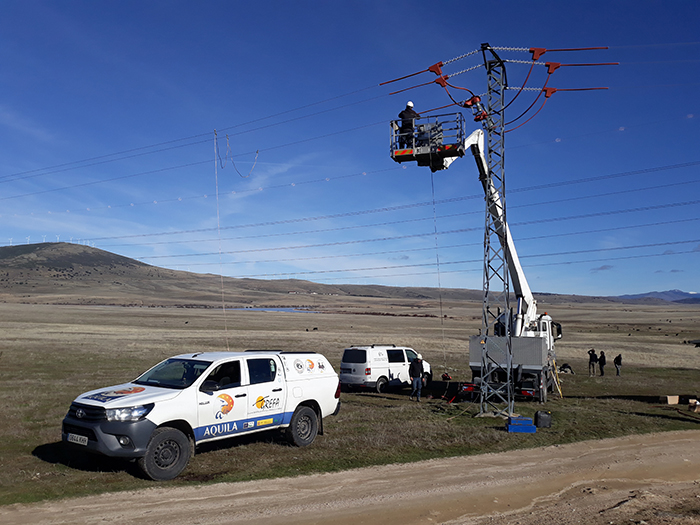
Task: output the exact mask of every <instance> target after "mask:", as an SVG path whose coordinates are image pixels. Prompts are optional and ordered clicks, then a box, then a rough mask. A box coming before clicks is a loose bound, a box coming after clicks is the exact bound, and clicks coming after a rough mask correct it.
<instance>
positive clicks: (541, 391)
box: [538, 372, 547, 403]
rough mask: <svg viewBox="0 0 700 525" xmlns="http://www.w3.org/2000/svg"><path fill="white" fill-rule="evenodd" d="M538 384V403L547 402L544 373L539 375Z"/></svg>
mask: <svg viewBox="0 0 700 525" xmlns="http://www.w3.org/2000/svg"><path fill="white" fill-rule="evenodd" d="M539 379H540V381H539V383H540V388H539V396H538V397H539V401H540V403H546V402H547V376H546V374H545V373H544V372H542V373H541V374H540V375H539Z"/></svg>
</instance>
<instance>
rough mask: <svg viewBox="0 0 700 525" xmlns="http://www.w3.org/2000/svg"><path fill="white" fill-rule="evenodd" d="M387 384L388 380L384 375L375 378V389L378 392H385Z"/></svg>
mask: <svg viewBox="0 0 700 525" xmlns="http://www.w3.org/2000/svg"><path fill="white" fill-rule="evenodd" d="M388 384H389V381H387V379H386V377H384V376H382V377H380V378H379V379H377V386H376V387H375V389H376V390H377V393H378V394H383V393H384V392H386V388H387V385H388Z"/></svg>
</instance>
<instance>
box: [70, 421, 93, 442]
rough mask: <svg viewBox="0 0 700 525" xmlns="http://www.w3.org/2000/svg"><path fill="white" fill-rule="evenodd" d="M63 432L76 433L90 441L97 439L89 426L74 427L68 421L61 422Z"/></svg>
mask: <svg viewBox="0 0 700 525" xmlns="http://www.w3.org/2000/svg"><path fill="white" fill-rule="evenodd" d="M63 433H64V434H77V435H79V436H85V437H86V438H88V439H89V440H90V441H97V436H96V435H95V432H93V430H92V429H91V428H83V427H76V426H75V425H71V424H69V423H63Z"/></svg>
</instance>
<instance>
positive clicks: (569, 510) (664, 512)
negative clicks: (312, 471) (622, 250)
mask: <svg viewBox="0 0 700 525" xmlns="http://www.w3.org/2000/svg"><path fill="white" fill-rule="evenodd" d="M699 443H700V430H699V431H691V432H674V433H665V434H652V435H645V436H629V437H624V438H617V439H609V440H602V441H589V442H584V443H576V444H572V445H562V446H553V447H546V448H539V449H532V450H526V451H515V452H507V453H502V454H486V455H482V456H472V457H459V458H453V459H447V460H433V461H426V462H421V463H412V464H402V465H390V466H385V467H373V468H366V469H358V470H352V471H346V472H338V473H333V474H321V475H313V476H304V477H298V478H286V479H275V480H267V481H252V482H244V483H233V484H218V485H207V486H202V487H198V488H168V487H167V484H163V485H162V486H159V487H158V488H154V489H150V490H146V491H142V492H129V493H117V494H110V495H102V496H94V497H86V498H79V499H73V500H65V501H58V502H50V503H42V504H35V505H12V506H9V507H5V508H2V509H0V523H3V524H5V523H8V524H10V523H12V524H15V523H27V524H68V523H71V524H79V523H84V524H95V523H120V524H122V523H131V524H134V523H136V524H141V523H143V524H145V523H148V524H150V525H155V524H167V525H181V524H200V523H201V524H207V525H210V524H224V523H245V524H247V525H262V524H266V525H270V524H278V523H279V524H285V525H294V524H305V525H308V524H327V523H332V524H333V525H350V524H352V525H357V524H363V523H366V524H375V523H381V524H383V525H394V524H396V525H399V524H401V525H411V524H431V523H435V524H437V523H442V524H496V523H498V524H519V525H535V524H536V525H548V524H555V523H556V524H562V525H567V524H572V523H585V524H604V523H605V524H610V523H620V524H621V523H628V524H629V523H648V524H655V523H672V524H679V525H686V524H698V523H700V446H698V444H699Z"/></svg>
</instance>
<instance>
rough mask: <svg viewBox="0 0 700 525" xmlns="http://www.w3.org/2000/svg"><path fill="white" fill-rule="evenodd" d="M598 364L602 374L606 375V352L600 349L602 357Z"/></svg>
mask: <svg viewBox="0 0 700 525" xmlns="http://www.w3.org/2000/svg"><path fill="white" fill-rule="evenodd" d="M598 366H599V367H600V375H601V376H604V375H605V352H603V351H602V350H601V351H600V357H599V358H598Z"/></svg>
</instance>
